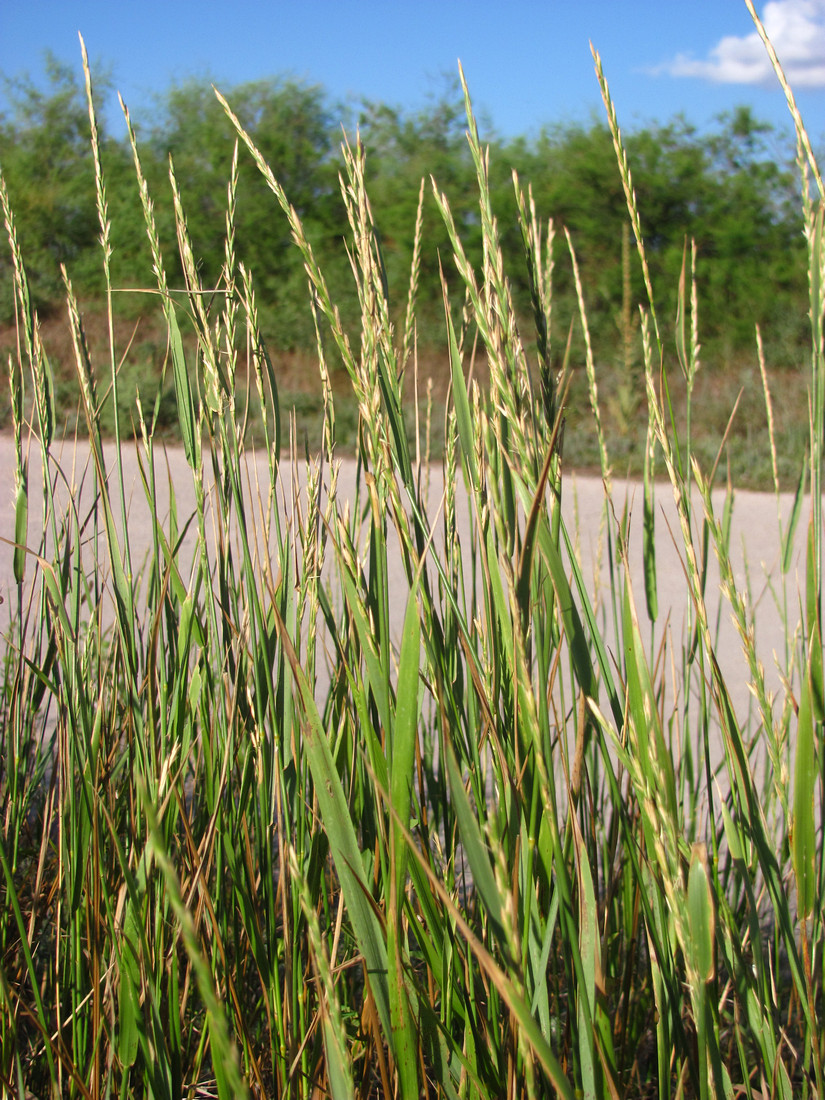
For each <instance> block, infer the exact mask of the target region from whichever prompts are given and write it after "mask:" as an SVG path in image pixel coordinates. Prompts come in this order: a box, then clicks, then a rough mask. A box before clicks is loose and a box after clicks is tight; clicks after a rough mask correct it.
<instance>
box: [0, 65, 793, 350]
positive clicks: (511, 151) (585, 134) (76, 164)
mask: <svg viewBox="0 0 825 1100" xmlns="http://www.w3.org/2000/svg"><path fill="white" fill-rule="evenodd" d="M47 75H48V81H47V82H46V86H45V88H43V87H42V86H38V85H37V84H35V83H34V82H33V81H31V80H29V79H24V80H20V81H16V82H13V83H12V82H9V81H7V82H6V102H7V104H8V106H7V108H6V109H5V111H4V112H3V113H2V114H0V169H2V172H3V175H4V177H5V180H6V184H7V187H8V190H9V194H10V199H11V203H12V207H13V209H14V212H15V217H16V222H17V230H18V235H19V238H20V242H21V245H22V249H23V254H24V257H25V261H26V264H27V271H28V276H29V281H30V285H31V291H32V295H33V297H34V300H35V303H36V304H37V306H38V308H39V309H40V311H41V313H48V312H49V310H52V309H55V308H57V307H58V305H59V304H60V303H61V302H62V286H61V281H60V273H59V265H60V264H61V263H65V265H66V267H67V269H68V271H69V273H70V275H71V277H72V279H73V282H74V286H75V290H76V291H77V292H78V293H79V294H80V295H81V296H82V297H83V298H84V299H86V300H87V301H89V300H90V301H94V300H95V298H96V296H99V295H100V293H101V291H102V282H101V278H102V277H101V264H100V256H99V243H98V238H99V232H100V231H99V225H98V221H97V213H96V209H95V194H94V174H93V167H92V161H91V150H90V143H89V123H88V113H87V108H86V104H85V94H84V92H83V89H82V88H81V87H80V86H79V84H78V83H77V82H76V80H75V78H74V76H73V74H72V72H71V70H69V69H67V68H65V67H63V66H62V65H60V64H59V63H58V62H56V61H55V60H54V59H49V60H48V61H47ZM222 90H223V91H224V94H225V95H226V97H227V99H228V100H229V102H230V103H231V104H232V106H233V109H234V110H235V112H236V113H237V115H238V117H239V119H240V120H241V123H242V124H243V126H244V127H245V128H246V129H247V130H248V131H249V132H250V133H251V135H252V136H253V138H254V140H255V142H256V143H257V145H258V147H259V148H260V150H261V152H262V153H263V155H264V157H265V158H266V159H267V161H268V162H269V164H270V165H271V167H272V169H273V171H274V172H275V175H276V176H277V177H278V179H279V180H280V182H281V183H282V184H283V186H284V188H285V191H286V193H287V195H288V196H289V198H290V200H291V202H292V203H293V205H294V207H295V209H296V211H297V212H298V214H299V215H300V217H301V218H302V220H303V222H304V225H305V227H306V230H307V234H308V236H309V238H310V240H311V241H312V243H313V246H314V247H315V249H316V251H317V254H318V256H319V259H320V261H321V264H322V266H323V268H324V270H325V272H326V275H327V278H328V280H329V282H330V284H331V286H332V288H333V292H334V293H335V294H336V295H337V298H338V300H339V301H340V303H341V306H342V312H343V314H344V316H345V318H346V316H347V310H348V303H350V304H351V308H352V316H353V317H354V316H355V312H356V310H355V303H354V302H353V301H352V299H353V294H352V290H351V284H350V282H349V260H348V256H347V251H346V245H345V239H346V232H347V225H346V219H345V215H344V208H343V203H342V201H341V197H340V193H339V183H338V171H339V163H340V153H339V147H340V143H341V141H342V138H343V133H342V125H343V126H344V127H345V128H346V131H347V133H348V134H349V135H350V139H352V138H353V137H354V133H355V131H356V129H357V131H358V133H359V134H360V137H361V140H362V141H363V143H364V145H365V147H366V150H367V171H368V181H367V182H368V189H369V193H370V196H371V203H372V209H373V215H374V218H375V222H376V226H377V229H378V232H379V235H380V242H381V248H382V254H383V257H384V262H385V265H386V271H387V285H388V289H389V292H390V296H391V301H392V302H393V303H394V307H395V308H396V309H397V310H398V312H399V313H400V311H401V310H402V309H403V307H404V302H405V296H406V290H407V283H408V279H409V269H410V262H411V254H412V243H413V230H414V225H415V218H416V209H417V202H418V195H419V188H420V183H421V179H422V177H423V178H424V179H425V180H426V181H427V184H426V186H425V206H424V225H423V246H422V253H421V266H422V275H421V291H420V297H419V301H420V310H419V313H420V316H421V317H423V318H424V319H425V321H426V322H427V324H426V326H424V327H426V328H427V331H419V341H420V342H421V343H423V344H424V345H426V344H427V343H428V342H429V341H432V342H433V343H436V342H438V340H439V339H440V334H441V331H442V329H441V324H442V317H441V314H442V305H441V291H440V283H439V277H438V272H439V266H440V264H441V263H443V265H444V268H445V270H447V271H448V270H449V267H450V263H449V258H450V252H451V250H450V246H449V241H448V238H447V234H446V231H445V229H444V227H443V224H442V222H441V219H440V216H439V214H438V211H437V210H436V208H435V204H434V202H433V201H432V200H431V197H430V192H429V177H430V176H431V175H432V176H433V177H434V178H435V179H436V181H437V183H438V186H439V187H440V189H441V190H443V191H444V192H445V193H446V194H447V196H448V199H449V201H450V204H451V207H452V210H453V213H454V215H455V219H456V223H457V224H458V225H459V226H460V227H461V229H462V233H463V237H464V241H465V247H466V250H467V253H468V255H469V257H470V258H471V259H473V260H475V261H476V262H478V261H479V260H480V257H481V225H480V219H479V213H478V205H477V199H476V189H475V183H474V168H473V165H472V162H471V159H470V155H469V149H468V146H467V141H466V137H465V132H464V131H465V115H464V108H463V103H462V100H461V95H460V93H459V90H458V88H457V87H451V88H449V89H448V90H447V91H446V92H445V93H444V94H443V95H442V96H441V97H439V98H438V99H435V100H433V101H432V102H431V103H430V104H429V105H428V106H427V107H426V108H424V109H420V110H416V111H410V110H404V109H399V108H396V107H392V106H390V105H387V104H384V103H376V102H363V103H361V104H359V105H358V106H357V107H355V108H353V107H352V106H349V107H346V108H344V107H341V106H340V105H337V104H335V103H334V102H332V101H331V99H330V97H329V96H328V94H327V93H326V92H325V90H324V89H323V88H322V87H319V86H313V85H308V84H303V83H299V82H296V81H293V80H290V79H285V78H281V77H274V78H272V79H267V80H260V81H255V82H250V83H243V84H239V85H237V86H235V87H232V88H228V89H222ZM98 91H99V93H102V92H103V91H105V81H99V82H98ZM120 121H121V120H111V119H106V118H104V119H103V120H102V129H101V148H102V161H103V168H104V172H105V175H106V184H107V192H108V200H109V206H110V214H111V219H112V240H113V244H114V255H113V259H112V268H113V273H114V277H115V280H116V283H117V285H119V286H120V287H123V288H138V287H151V286H153V285H154V280H153V276H152V272H151V257H150V254H149V248H148V242H147V239H146V234H145V228H144V223H143V215H142V211H141V206H140V202H139V199H138V195H137V189H136V182H135V174H134V169H133V164H132V154H131V150H130V147H129V144H128V141H127V139H126V135H125V127H123V126H122V125H121V126H120V127H118V126H116V123H117V122H120ZM135 122H136V125H137V131H138V140H139V145H140V152H141V159H142V163H143V167H144V171H145V173H146V176H147V179H148V182H149V186H150V190H151V192H152V195H153V198H154V201H155V206H156V214H157V217H158V223H159V227H160V232H161V239H162V244H163V248H164V255H165V259H166V263H167V266H168V269H169V273H170V276H171V278H172V280H173V281H174V280H175V279H176V278H178V279H179V278H180V267H179V264H178V262H177V245H176V236H175V228H174V217H173V212H172V202H171V196H170V187H169V176H168V171H169V158H170V157H171V158H172V160H173V163H174V169H175V174H176V177H177V180H178V183H179V185H180V189H181V194H182V199H183V204H184V207H185V211H186V216H187V220H188V224H189V229H190V232H191V236H192V239H193V242H194V247H195V250H196V253H197V258H198V262H199V264H200V267H201V272H202V276H203V281H204V285H206V286H208V285H212V284H214V283H215V282H216V281H217V279H218V278H219V275H220V271H221V266H222V264H223V261H224V235H225V210H226V189H227V181H228V178H229V173H230V165H231V160H232V152H233V146H234V131H233V130H232V128H231V126H230V124H229V122H228V120H227V119H226V117H225V114H224V112H223V110H222V108H221V106H220V104H219V103H218V102H217V100H216V98H215V96H214V92H213V91H212V88H211V87H210V85H209V84H208V82H206V81H198V80H188V81H186V82H184V83H181V84H176V85H173V86H171V87H169V88H168V89H166V91H165V92H163V93H162V94H160V95H159V97H158V100H157V106H156V109H155V110H154V111H153V112H152V114H151V117H149V118H147V119H144V120H140V119H137V120H135ZM121 130H122V131H123V136H117V135H116V131H117V132H118V133H120V131H121ZM489 145H490V177H491V188H492V193H493V201H494V207H495V209H496V212H497V216H498V220H499V227H500V231H501V234H502V239H503V243H504V248H505V251H506V252H507V253H508V254H509V258H510V260H511V263H510V273H511V279H512V287H513V293H514V296H515V299H516V303H517V306H518V307H519V308H520V309H522V310H523V312H524V314H525V316H527V315H528V313H529V293H530V291H529V285H528V283H527V280H526V278H525V279H524V280H521V279H520V277H519V272H520V271H521V270H523V269H524V265H523V264H521V263H520V256H521V249H522V244H521V239H520V235H519V233H518V229H517V224H516V218H515V202H514V197H513V185H512V170H513V169H515V170H516V171H517V172H518V175H519V178H520V180H521V181H522V182H523V183H524V184H527V183H528V182H529V183H530V185H531V187H532V191H533V196H534V199H535V203H536V208H537V211H538V213H539V215H540V216H541V217H542V218H543V219H547V218H548V217H552V218H553V219H554V224H555V226H556V227H557V230H559V229H560V227H561V226H566V227H567V229H568V230H569V231H570V234H571V237H572V240H573V243H574V246H575V248H576V252H577V257H578V261H579V265H580V270H581V274H582V282H583V287H584V293H585V296H586V298H587V303H588V310H589V314H590V318H591V323H592V324H593V326H594V327H595V328H596V329H597V330H598V331H597V332H596V333H595V334H594V335H595V336H596V337H598V338H601V340H602V341H603V342H605V343H606V346H607V347H615V348H616V349H617V352H616V358H617V361H618V360H619V359H620V353H619V350H618V349H619V348H620V346H621V344H622V339H623V337H624V336H625V335H626V328H627V325H628V323H630V324H631V325H632V324H633V323H634V321H633V318H634V317H635V309H633V308H632V307H634V306H635V305H636V304H637V303H639V302H643V301H644V288H643V285H642V281H641V276H640V273H639V272H638V265H637V264H636V263H635V261H634V260H633V257H632V256H631V257H630V259H631V262H630V264H629V265H628V262H627V260H628V255H627V254H628V234H627V221H628V219H627V210H626V206H625V199H624V194H623V191H622V183H621V179H620V176H619V173H618V170H617V167H616V160H615V155H614V152H613V148H612V144H611V140H610V135H609V132H608V129H607V126H606V125H605V124H604V123H603V122H602V121H600V120H598V119H596V118H594V119H592V120H591V121H590V122H589V123H587V124H581V123H575V124H548V125H546V126H544V127H543V128H542V129H541V130H540V131H539V132H538V134H537V135H536V136H533V137H529V138H528V137H523V136H520V137H510V138H503V137H500V136H496V135H495V134H493V135H492V136H491V137H490V139H489ZM626 145H627V149H628V153H629V157H630V163H631V169H632V172H633V180H634V185H635V188H636V192H637V196H638V201H639V208H640V211H641V217H642V228H643V232H644V234H645V243H646V249H647V255H648V259H649V262H650V268H651V277H652V280H653V284H654V289H655V292H656V294H657V298H658V299H659V301H660V302H664V303H665V304H666V305H667V307H668V311H669V315H670V316H669V318H666V319H665V321H666V324H667V323H668V322H669V323H671V324H672V323H673V322H674V320H675V316H676V303H677V290H678V284H679V274H680V270H681V267H682V263H683V256H684V249H685V243H686V241H689V240H690V239H694V240H695V242H696V247H697V254H698V262H697V279H698V284H699V293H700V328H701V338H702V342H703V345H704V346H705V349H706V352H707V351H710V352H711V353H712V355H713V357H714V358H715V359H716V361H717V362H720V363H724V362H727V361H730V360H732V359H735V358H736V357H737V356H739V355H741V354H743V353H744V352H745V350H746V349H747V350H748V351H750V350H751V349H752V347H753V332H754V324H755V323H759V324H760V325H761V326H762V328H763V335H764V336H765V338H766V342H767V345H768V347H769V348H770V352H771V354H772V355H773V357H774V363H775V365H781V364H788V365H791V364H793V363H794V362H795V361H796V360H797V357H798V354H799V352H800V349H801V348H802V347H804V340H805V333H804V324H805V315H806V310H807V304H806V301H807V298H806V296H807V290H806V280H805V245H804V237H803V226H802V224H801V221H800V215H799V208H800V204H799V201H798V189H799V179H798V174H797V173H796V169H795V164H794V155H793V154H794V150H793V146H792V144H791V143H790V141H789V139H788V137H787V135H785V134H783V133H781V132H779V131H777V130H776V129H775V128H773V127H772V126H771V125H769V124H766V123H764V122H761V121H760V120H758V119H757V118H755V117H754V115H753V114H752V112H751V111H750V110H749V109H748V108H746V107H742V108H739V109H737V110H736V111H734V112H732V113H728V114H725V115H722V116H720V117H719V118H718V120H717V122H716V125H715V126H714V127H712V128H711V129H710V130H707V131H702V132H700V131H698V130H697V129H696V128H694V127H693V126H692V125H691V124H690V123H689V122H688V121H687V120H686V119H685V118H684V117H676V118H675V119H672V120H670V121H668V122H665V123H651V124H648V125H645V126H641V127H639V128H637V129H635V130H634V131H633V132H632V133H629V134H628V135H626ZM236 234H237V252H238V256H239V258H240V259H241V260H243V262H244V263H245V264H246V265H247V266H248V268H249V269H250V270H251V271H252V272H253V273H254V276H255V280H256V287H257V291H258V298H259V302H260V305H261V307H262V314H263V320H264V327H265V331H266V334H267V337H268V339H269V342H270V344H271V346H272V347H273V348H275V349H283V350H287V349H293V348H311V347H312V345H313V343H314V339H315V337H314V329H313V321H312V317H311V315H310V312H309V310H308V307H307V295H306V277H305V274H304V271H303V267H302V264H301V261H300V258H299V256H298V253H297V251H296V250H295V249H294V248H293V247H292V246H291V243H290V237H289V229H288V226H287V223H286V220H285V219H284V217H283V216H282V214H281V212H280V210H279V209H278V208H277V206H276V203H275V201H274V199H273V197H272V195H271V194H270V193H269V191H268V189H267V187H266V184H265V182H264V180H263V179H262V177H261V175H260V173H259V172H258V170H257V168H256V167H255V165H254V164H253V163H252V162H251V160H250V159H249V157H248V156H244V153H243V151H242V152H241V165H240V170H239V185H238V193H237V211H236ZM566 251H567V246H566V243H565V241H564V237H563V234H561V233H560V232H558V233H557V235H556V247H555V255H556V264H555V267H554V295H555V297H554V301H555V302H556V303H558V306H559V309H558V318H559V319H558V321H557V326H558V328H557V335H556V341H555V347H556V348H557V351H556V354H557V356H561V355H562V354H563V350H564V346H565V343H566V337H567V327H568V325H569V324H570V319H571V317H573V316H574V315H575V299H574V286H573V282H572V275H571V267H570V264H569V262H567V258H566V255H565V254H566ZM630 251H632V249H631V250H630ZM118 308H119V309H121V310H123V311H124V312H127V313H128V311H130V310H131V311H134V312H138V311H140V310H141V309H142V308H145V297H144V298H141V296H139V295H129V294H123V295H119V296H118ZM13 316H14V300H13V288H12V279H11V255H10V252H9V250H8V248H6V247H3V248H0V324H9V323H11V322H12V321H13ZM628 318H630V319H631V320H630V322H628Z"/></svg>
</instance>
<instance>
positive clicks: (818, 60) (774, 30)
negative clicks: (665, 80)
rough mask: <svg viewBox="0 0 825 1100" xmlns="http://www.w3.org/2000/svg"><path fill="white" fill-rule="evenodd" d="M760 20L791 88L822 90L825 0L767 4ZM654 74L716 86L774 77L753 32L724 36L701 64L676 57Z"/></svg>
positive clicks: (776, 0) (824, 77)
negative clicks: (704, 82)
mask: <svg viewBox="0 0 825 1100" xmlns="http://www.w3.org/2000/svg"><path fill="white" fill-rule="evenodd" d="M761 19H762V23H763V25H764V27H765V30H766V31H767V34H768V38H770V40H771V42H772V43H773V47H774V49H775V50H776V53H777V56H778V57H779V60H780V62H781V64H782V68H783V69H784V70H785V75H786V76H787V78H788V80H789V81H790V83H791V85H792V86H794V87H797V88H825V0H771V2H770V3H767V4H765V10H764V12H763V13H762V15H761ZM658 71H659V72H667V73H669V74H670V75H671V76H692V77H700V78H702V79H704V80H713V81H716V82H717V83H720V84H770V83H772V82H773V81H774V80H775V79H776V77H775V75H774V72H773V69H772V68H771V63H770V60H769V58H768V55H767V52H766V50H765V47H764V45H763V44H762V40H761V39H760V37H759V35H758V34H757V33H756V31H755V30H754V31H753V33H752V34H747V35H744V36H742V37H741V38H738V37H735V36H733V35H728V36H726V37H725V38H722V39H721V40H720V41H719V42H718V43H717V44H716V45H715V46H714V47H713V48H712V49H711V50H710V52H709V54H708V56H707V58H706V59H705V60H698V59H696V58H694V57H691V56H689V55H687V54H677V56H676V57H675V58H673V60H672V61H669V62H667V63H666V64H665V65H662V66H661V67H660V68H659V69H658Z"/></svg>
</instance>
